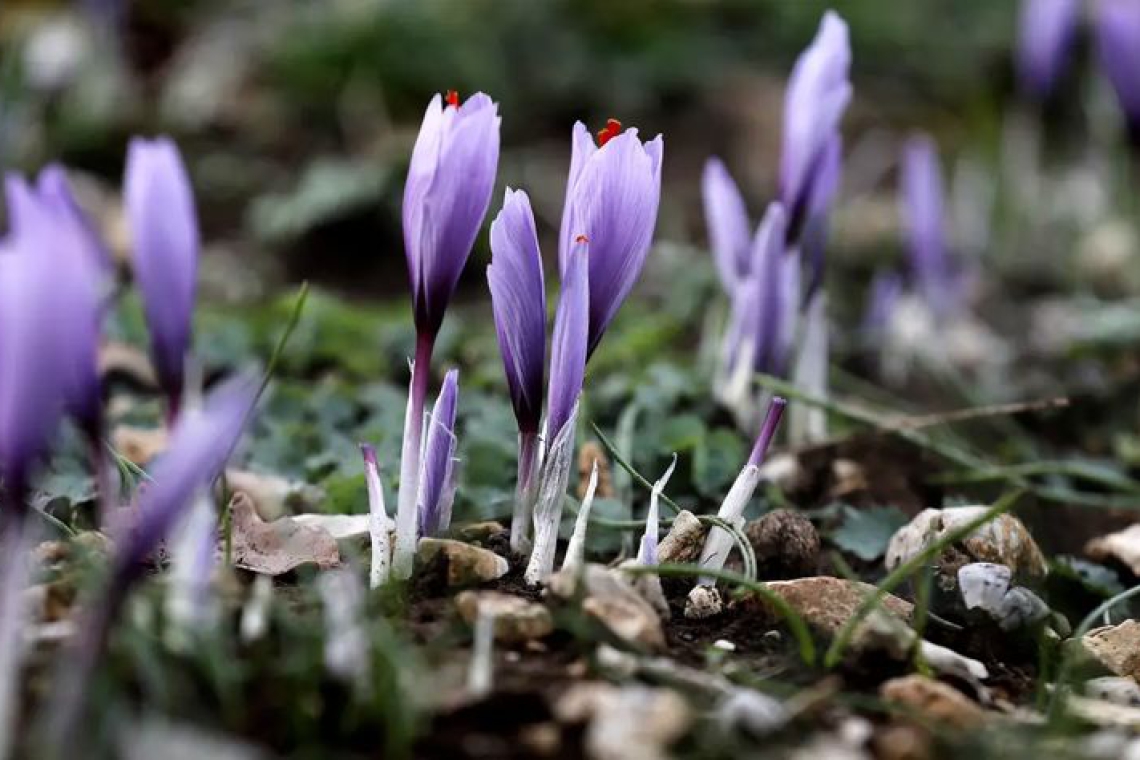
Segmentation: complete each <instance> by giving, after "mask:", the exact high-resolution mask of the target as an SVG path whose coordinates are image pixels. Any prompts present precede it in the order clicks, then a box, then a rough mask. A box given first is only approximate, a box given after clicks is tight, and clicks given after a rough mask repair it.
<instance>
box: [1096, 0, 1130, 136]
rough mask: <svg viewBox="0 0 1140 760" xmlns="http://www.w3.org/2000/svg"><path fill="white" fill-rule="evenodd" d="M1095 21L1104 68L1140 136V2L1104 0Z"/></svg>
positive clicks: (1101, 62)
mask: <svg viewBox="0 0 1140 760" xmlns="http://www.w3.org/2000/svg"><path fill="white" fill-rule="evenodd" d="M1095 23H1096V37H1097V56H1098V58H1099V60H1100V66H1101V69H1102V70H1103V71H1104V75H1105V77H1107V78H1108V81H1109V83H1110V84H1111V85H1112V89H1113V90H1114V91H1115V92H1116V99H1117V101H1119V103H1120V108H1121V110H1123V111H1124V115H1125V117H1126V118H1127V119H1128V126H1129V129H1130V130H1131V132H1132V135H1133V137H1134V138H1136V139H1140V2H1136V0H1100V1H1099V2H1098V3H1097V5H1096V22H1095Z"/></svg>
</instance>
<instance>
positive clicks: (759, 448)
mask: <svg viewBox="0 0 1140 760" xmlns="http://www.w3.org/2000/svg"><path fill="white" fill-rule="evenodd" d="M787 405H788V401H787V399H784V398H781V397H780V396H776V397H775V398H773V399H772V403H770V404H768V413H767V414H765V415H764V424H763V425H761V426H760V435H759V436H757V438H756V445H755V446H753V447H752V455H751V456H749V457H748V464H750V465H753V466H759V465H760V463H761V462H763V461H764V456H765V455H766V454H767V453H768V447H769V446H771V445H772V438H773V437H774V436H775V435H776V428H777V427H779V425H780V418H781V417H782V416H784V407H786V406H787Z"/></svg>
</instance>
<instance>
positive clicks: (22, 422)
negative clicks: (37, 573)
mask: <svg viewBox="0 0 1140 760" xmlns="http://www.w3.org/2000/svg"><path fill="white" fill-rule="evenodd" d="M5 194H6V200H7V205H8V213H9V219H10V230H9V233H8V235H7V236H6V237H5V238H4V239H3V240H2V241H0V476H2V478H3V481H4V489H5V498H4V501H3V505H2V506H0V526H4V525H12V524H14V523H16V522H19V521H20V520H21V519H22V516H23V515H24V514H25V512H26V509H27V505H26V496H27V492H28V488H29V487H30V485H31V478H32V473H33V470H34V468H35V467H36V465H37V464H38V463H39V462H40V461H42V460H43V458H44V457H46V455H47V454H48V451H49V448H50V445H51V442H52V438H53V436H54V434H55V432H56V429H57V428H58V426H59V424H60V422H61V421H62V419H63V417H64V416H65V415H67V414H70V415H72V416H73V417H74V418H75V419H76V421H77V422H78V423H79V424H80V426H81V427H82V428H83V430H84V432H85V433H86V434H87V435H88V437H89V439H90V440H91V441H92V442H93V444H94V445H93V448H95V449H96V450H98V447H99V445H100V444H99V443H98V438H99V435H100V433H101V431H102V412H101V392H100V384H99V378H98V373H97V369H96V351H97V346H98V341H99V329H100V328H99V325H100V321H101V317H102V311H103V298H104V295H105V282H106V276H105V275H106V270H105V268H104V267H103V266H102V258H101V250H100V248H99V246H98V244H97V242H96V240H95V238H94V237H93V235H92V234H91V232H90V227H89V226H88V225H87V223H86V221H85V220H84V219H82V217H81V215H80V212H79V210H78V207H77V206H76V205H75V203H74V200H73V199H72V197H71V194H70V191H69V190H68V189H67V186H66V181H65V180H64V179H63V176H62V174H61V173H60V170H59V169H58V168H54V167H53V168H50V169H48V170H46V171H45V172H44V173H43V174H42V175H41V177H40V181H39V182H38V183H37V184H36V186H34V187H33V186H31V185H29V184H27V183H26V182H25V181H24V180H23V179H21V178H19V177H15V176H10V177H8V178H7V181H6V193H5ZM102 485H104V486H105V483H104V484H102Z"/></svg>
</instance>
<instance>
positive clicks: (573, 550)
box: [562, 459, 598, 572]
mask: <svg viewBox="0 0 1140 760" xmlns="http://www.w3.org/2000/svg"><path fill="white" fill-rule="evenodd" d="M597 489H598V460H597V459H595V460H594V465H593V467H592V468H591V470H590V482H589V483H588V484H587V485H586V495H585V496H584V497H583V498H582V505H581V506H580V507H578V518H577V519H576V520H575V521H574V534H573V535H572V536H570V545H569V546H568V547H566V556H565V558H563V560H562V572H566V571H567V570H571V571H573V570H577V569H578V568H580V567H581V566H582V565H583V564H585V561H586V528H587V527H588V526H589V524H590V508H591V507H593V506H594V492H595V491H597Z"/></svg>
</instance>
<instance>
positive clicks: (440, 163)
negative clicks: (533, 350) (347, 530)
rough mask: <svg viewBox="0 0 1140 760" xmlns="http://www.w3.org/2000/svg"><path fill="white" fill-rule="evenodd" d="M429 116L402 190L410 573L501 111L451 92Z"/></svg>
mask: <svg viewBox="0 0 1140 760" xmlns="http://www.w3.org/2000/svg"><path fill="white" fill-rule="evenodd" d="M446 101H447V102H446V105H445V104H444V101H443V99H441V98H440V96H439V95H436V96H435V97H433V98H432V100H431V103H429V104H428V107H427V111H426V112H425V113H424V120H423V123H422V125H421V126H420V133H419V136H418V137H417V138H416V144H415V147H414V148H413V149H412V159H411V164H410V165H409V167H408V179H407V183H406V184H405V185H404V208H403V226H404V254H405V256H406V257H407V262H408V277H409V280H410V282H411V289H412V308H413V311H414V316H415V323H416V354H415V359H414V361H413V362H412V377H411V380H410V383H409V389H408V407H407V412H406V415H405V418H404V441H403V451H402V452H401V456H400V492H399V495H398V498H397V506H396V546H395V551H394V552H393V558H392V560H393V569H394V571H395V573H396V575H397V577H400V578H407V577H409V576H410V575H411V572H412V560H413V556H414V553H415V541H416V536H415V533H416V524H417V520H416V505H417V503H418V499H417V493H416V489H417V487H418V484H419V482H420V479H419V473H420V457H421V455H422V453H423V452H422V448H423V419H424V405H425V404H426V403H427V392H428V381H429V379H430V377H431V355H432V351H433V349H434V347H435V338H436V335H437V334H438V332H439V328H440V325H441V324H442V323H443V315H444V312H445V311H446V310H447V304H448V302H449V301H450V300H451V296H452V293H453V292H454V291H455V285H456V283H457V282H458V281H459V275H460V273H461V272H462V271H463V267H464V265H466V263H467V257H468V256H469V255H470V254H471V246H472V245H473V244H474V242H475V236H476V235H477V234H478V232H479V227H480V226H481V225H482V224H483V217H484V216H485V215H486V214H487V208H488V206H489V205H490V203H491V190H492V188H493V187H494V184H495V172H496V170H497V168H498V163H499V124H500V122H501V119H500V118H499V107H498V105H497V104H496V103H495V102H494V101H492V100H491V99H490V98H489V97H487V96H486V95H484V94H483V93H481V92H480V93H476V94H474V95H472V96H471V97H470V98H468V99H467V101H466V102H465V103H462V104H460V102H459V96H458V95H457V94H456V93H455V92H454V91H451V92H448V93H447V98H446Z"/></svg>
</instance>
